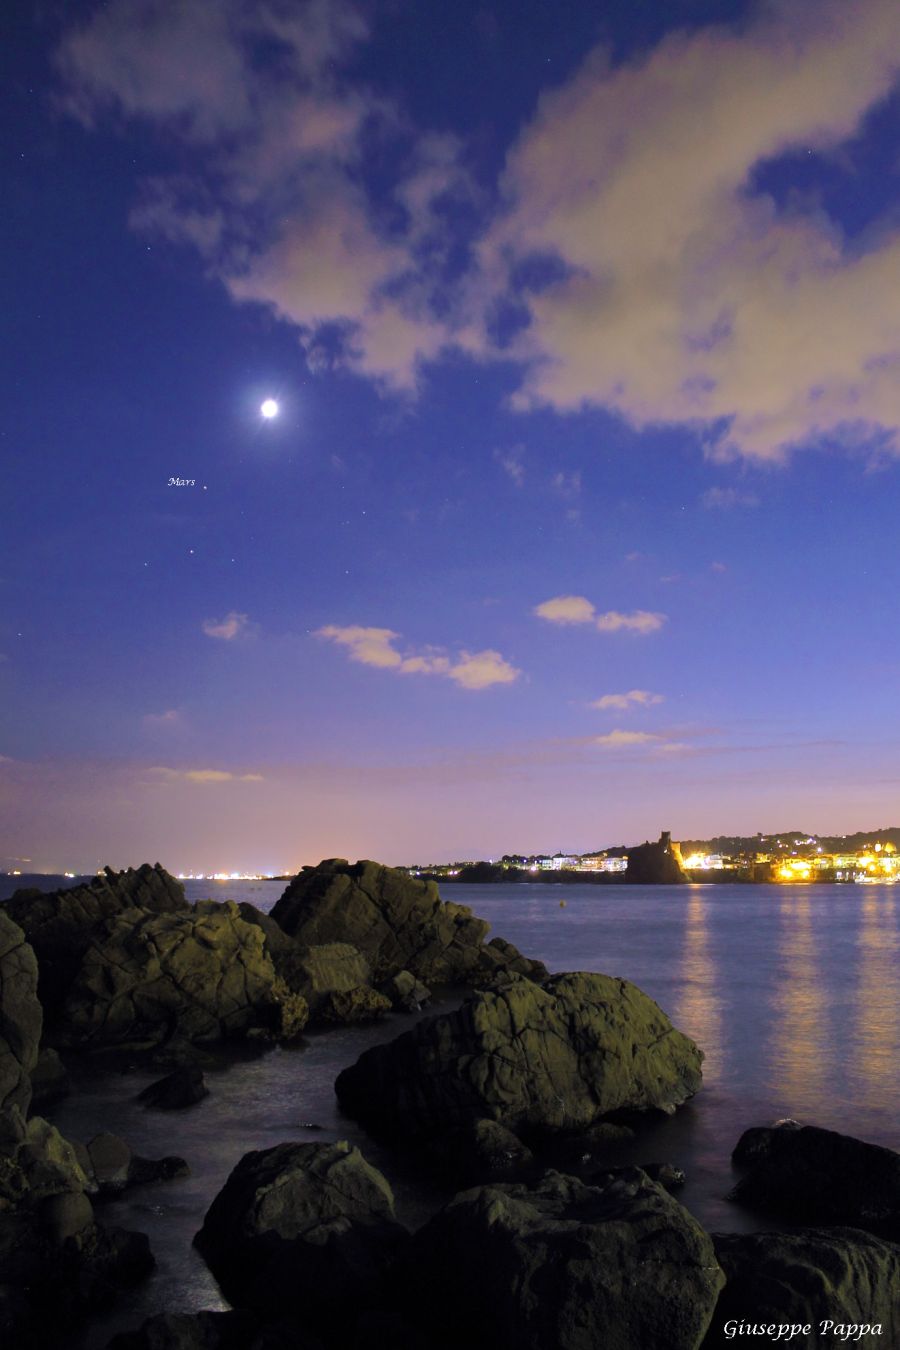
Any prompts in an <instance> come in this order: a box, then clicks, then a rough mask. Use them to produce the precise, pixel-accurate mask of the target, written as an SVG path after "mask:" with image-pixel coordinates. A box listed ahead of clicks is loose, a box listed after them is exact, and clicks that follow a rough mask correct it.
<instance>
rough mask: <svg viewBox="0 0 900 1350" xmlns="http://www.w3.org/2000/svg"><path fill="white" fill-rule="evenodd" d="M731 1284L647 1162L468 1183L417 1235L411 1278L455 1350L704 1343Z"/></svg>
mask: <svg viewBox="0 0 900 1350" xmlns="http://www.w3.org/2000/svg"><path fill="white" fill-rule="evenodd" d="M723 1283H724V1277H723V1275H722V1272H721V1270H720V1269H719V1266H718V1263H717V1261H716V1256H715V1252H714V1250H713V1245H712V1242H711V1241H710V1238H709V1237H708V1236H707V1234H706V1233H704V1231H703V1229H702V1228H701V1227H700V1225H699V1224H698V1223H697V1221H696V1219H694V1218H693V1217H692V1216H691V1215H690V1214H689V1213H688V1212H687V1210H685V1209H683V1208H682V1207H681V1205H679V1204H678V1202H677V1201H676V1200H673V1199H672V1197H671V1196H670V1195H668V1194H667V1192H666V1191H664V1190H663V1189H662V1187H661V1186H658V1185H657V1184H656V1183H655V1182H653V1181H651V1180H650V1178H649V1177H647V1176H646V1174H645V1173H643V1172H642V1171H641V1170H640V1169H639V1168H629V1169H627V1170H626V1171H624V1172H622V1173H620V1174H618V1175H617V1176H615V1177H611V1178H609V1179H608V1180H607V1181H606V1182H605V1183H603V1184H599V1185H595V1186H586V1185H584V1183H583V1182H580V1181H578V1180H577V1179H576V1178H575V1177H570V1176H564V1175H562V1174H561V1173H558V1172H552V1171H551V1172H546V1173H545V1174H544V1175H543V1176H542V1177H541V1178H540V1179H539V1180H537V1181H536V1182H534V1183H532V1184H530V1185H492V1186H484V1187H478V1188H476V1189H474V1190H470V1191H464V1192H462V1194H460V1195H457V1196H456V1197H455V1198H454V1199H453V1200H452V1201H451V1202H450V1204H449V1205H448V1206H447V1207H446V1208H445V1209H443V1210H442V1211H441V1212H440V1213H439V1214H437V1215H436V1216H435V1217H434V1218H433V1219H431V1220H430V1221H429V1222H428V1223H427V1224H426V1226H425V1228H424V1229H422V1230H421V1231H420V1233H419V1234H418V1237H417V1244H416V1248H415V1252H414V1257H413V1271H412V1278H411V1280H410V1286H411V1288H412V1289H413V1290H414V1291H415V1297H416V1298H417V1299H418V1301H419V1304H420V1306H421V1309H422V1314H421V1315H422V1317H423V1319H427V1320H428V1323H429V1325H433V1326H434V1328H435V1344H436V1345H437V1346H440V1347H447V1350H450V1348H451V1347H453V1348H454V1350H456V1347H459V1346H466V1347H467V1350H549V1347H552V1348H553V1350H597V1348H598V1347H602V1348H603V1350H697V1347H698V1346H699V1345H700V1344H701V1342H702V1340H703V1336H704V1334H705V1332H706V1329H707V1327H708V1325H709V1322H710V1319H711V1317H712V1314H713V1310H714V1308H715V1305H716V1297H717V1295H718V1292H719V1290H720V1289H721V1287H722V1284H723ZM432 1319H433V1320H432Z"/></svg>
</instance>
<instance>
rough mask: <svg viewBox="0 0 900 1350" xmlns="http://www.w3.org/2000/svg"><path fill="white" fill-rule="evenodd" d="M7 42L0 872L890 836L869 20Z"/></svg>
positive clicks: (822, 0) (889, 694)
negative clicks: (706, 839)
mask: <svg viewBox="0 0 900 1350" xmlns="http://www.w3.org/2000/svg"><path fill="white" fill-rule="evenodd" d="M11 8H12V19H13V28H14V34H13V39H12V41H10V42H8V43H7V44H5V51H4V56H3V61H4V63H5V67H6V68H5V70H4V76H5V78H4V81H3V88H4V90H5V92H4V93H3V95H2V98H3V102H4V105H5V106H4V108H3V124H4V126H5V127H7V128H10V129H13V128H14V130H10V131H8V133H7V136H6V140H5V144H4V146H3V147H2V154H3V161H4V163H3V167H4V184H5V191H4V197H5V210H4V213H3V217H2V220H0V231H2V233H3V236H4V237H3V249H2V254H0V256H2V259H3V264H2V265H3V279H4V317H5V323H4V334H5V339H6V341H5V344H4V348H5V350H4V361H3V362H2V367H0V381H2V392H3V401H2V409H3V415H2V421H0V446H2V452H3V462H4V473H3V489H4V490H3V507H4V510H3V522H4V528H3V540H4V545H5V548H4V550H3V557H2V561H0V710H2V711H0V808H2V818H3V822H4V824H3V832H2V835H0V869H3V868H8V869H12V868H14V867H20V868H21V869H22V870H28V869H29V868H34V869H35V870H55V869H67V870H73V871H75V870H82V869H87V870H91V869H93V868H95V867H97V866H98V865H100V864H102V863H105V862H111V863H114V864H116V865H120V866H121V865H126V864H131V863H138V862H140V861H142V860H145V859H149V860H150V861H155V860H156V859H157V858H158V859H159V860H160V861H162V862H163V863H165V864H166V865H167V866H168V867H170V868H171V869H172V870H175V871H179V870H185V871H189V870H190V871H195V870H196V871H199V870H211V869H214V868H215V869H222V870H251V869H263V870H277V871H281V870H290V869H294V868H296V867H298V866H299V865H300V864H302V863H304V862H314V861H316V860H317V859H318V858H320V857H322V856H328V855H331V854H340V855H343V856H349V857H357V856H371V857H376V858H380V859H382V860H384V861H386V862H414V861H420V862H425V861H431V860H435V861H436V860H441V859H449V858H457V857H479V856H495V855H497V854H499V853H501V852H503V851H524V852H532V851H539V850H540V851H555V850H556V849H564V850H577V851H583V850H587V849H590V848H596V847H599V846H601V845H603V844H610V843H616V842H623V841H624V842H633V841H635V840H638V839H642V838H644V837H646V836H648V835H655V834H656V833H657V832H658V830H659V829H660V828H668V829H671V830H672V831H673V833H674V834H675V836H676V837H677V836H679V835H681V836H694V837H697V836H704V835H709V834H713V833H719V832H754V831H756V830H762V831H769V830H772V829H776V828H788V827H791V828H795V827H796V828H799V827H802V828H805V829H809V830H817V831H820V832H833V831H839V830H847V831H850V830H854V829H858V828H867V827H875V826H878V825H885V824H889V823H897V821H898V820H900V812H898V810H897V809H896V799H897V792H896V780H897V778H898V770H897V762H898V757H897V749H898V736H897V730H896V715H895V711H894V709H895V703H896V686H897V676H898V671H900V631H898V623H897V618H896V593H897V563H896V558H897V547H896V538H897V528H898V524H897V522H898V512H897V504H898V502H897V481H898V480H897V471H898V466H897V459H898V451H900V440H898V430H900V308H898V301H897V295H898V278H900V227H898V224H897V222H898V218H900V217H898V207H900V159H898V154H897V147H898V132H900V94H898V88H897V81H898V69H900V6H898V5H897V4H896V2H895V0H815V3H812V0H809V2H808V3H807V0H790V2H789V3H787V2H786V3H766V4H746V3H737V0H729V2H728V3H726V2H725V0H668V2H667V3H656V2H655V0H628V3H625V2H624V0H623V2H622V3H613V4H610V5H605V6H602V7H594V6H587V5H584V4H583V3H577V2H576V0H559V2H558V3H557V4H555V5H552V6H549V5H547V4H546V3H543V0H542V2H541V3H538V0H517V3H515V4H514V3H512V0H506V3H502V4H494V5H491V4H483V3H469V2H468V0H459V3H456V4H454V5H453V6H450V7H448V6H436V5H417V4H414V3H412V0H396V3H392V4H389V5H376V4H374V3H369V4H365V3H364V4H350V3H343V0H309V2H308V3H305V4H304V3H294V2H292V3H286V2H282V0H268V2H267V3H265V4H263V3H250V2H249V0H248V2H246V3H244V2H242V0H222V3H219V4H216V5H215V6H212V5H209V4H206V3H201V2H200V0H184V2H183V3H178V4H175V3H174V0H163V2H160V0H110V3H107V4H103V5H99V4H97V5H94V4H84V5H82V6H79V7H78V12H77V15H75V14H74V11H73V9H72V7H71V6H67V5H58V6H52V5H51V6H50V7H49V8H45V7H36V6H34V5H32V4H28V3H25V0H22V2H21V3H14V4H13V5H12V7H11ZM598 14H600V15H601V17H598ZM266 398H273V399H275V400H277V402H278V405H279V412H278V416H277V417H274V418H272V419H265V418H263V417H262V416H261V413H260V407H261V404H262V402H263V401H264V400H265V399H266ZM170 480H174V481H170ZM179 480H183V481H179ZM24 860H29V861H27V862H26V861H24Z"/></svg>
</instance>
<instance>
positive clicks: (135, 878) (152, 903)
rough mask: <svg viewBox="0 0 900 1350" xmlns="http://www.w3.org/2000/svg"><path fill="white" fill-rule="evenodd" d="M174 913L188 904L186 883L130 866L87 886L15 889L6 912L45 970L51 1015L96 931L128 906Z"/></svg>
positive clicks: (44, 997) (44, 992) (43, 987)
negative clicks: (185, 895) (43, 889)
mask: <svg viewBox="0 0 900 1350" xmlns="http://www.w3.org/2000/svg"><path fill="white" fill-rule="evenodd" d="M135 908H137V909H146V910H150V911H152V912H153V913H154V914H172V913H177V912H178V911H179V910H186V909H187V908H188V905H187V901H186V900H185V898H184V886H183V885H182V884H181V882H180V881H176V879H175V878H174V877H173V876H170V875H169V873H168V872H167V871H166V870H165V868H164V867H161V866H160V864H159V863H156V864H155V865H154V866H152V867H151V866H150V864H149V863H143V864H142V866H140V867H137V868H133V867H129V868H127V869H126V870H125V871H123V872H114V871H113V870H112V869H111V868H109V867H107V868H105V869H104V871H103V873H102V874H100V875H98V876H97V877H95V878H94V879H93V880H92V881H89V882H87V883H86V884H84V885H82V886H72V887H70V888H69V889H67V890H60V891H48V892H46V893H45V892H41V891H34V890H27V891H16V893H15V894H14V895H13V896H12V898H11V899H10V900H8V901H7V902H6V912H7V913H8V915H9V917H10V918H11V919H13V920H14V921H15V922H16V923H17V924H19V926H20V927H21V928H22V929H23V930H24V933H25V936H26V939H27V940H28V942H29V943H30V944H31V946H32V947H33V948H34V951H35V955H36V956H37V959H38V967H39V970H40V998H41V1002H42V1004H43V1005H44V1010H45V1012H46V1013H47V1015H48V1017H49V1018H50V1019H51V1020H53V1019H54V1018H55V1017H56V1016H57V1014H58V1013H59V1011H60V1008H61V1006H62V1003H63V1001H64V999H65V996H66V992H67V990H68V988H69V985H70V984H71V982H72V980H73V979H74V977H75V975H76V973H77V971H78V968H79V966H80V965H81V960H82V957H83V956H84V954H85V952H86V951H87V949H88V947H89V946H90V943H91V940H92V937H93V934H94V933H95V931H96V930H97V929H98V927H99V926H100V925H101V924H103V923H104V922H105V921H106V920H108V919H110V918H112V917H113V916H114V915H116V914H120V913H121V912H122V911H123V910H127V909H135Z"/></svg>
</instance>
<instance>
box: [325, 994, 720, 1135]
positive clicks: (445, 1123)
mask: <svg viewBox="0 0 900 1350" xmlns="http://www.w3.org/2000/svg"><path fill="white" fill-rule="evenodd" d="M702 1058H703V1056H702V1053H701V1051H700V1050H698V1048H697V1046H696V1045H694V1043H693V1041H690V1040H688V1038H687V1037H686V1036H684V1035H683V1034H682V1033H681V1032H680V1031H676V1030H675V1028H674V1027H673V1026H672V1024H671V1022H670V1021H669V1019H668V1018H667V1017H666V1015H665V1013H664V1012H662V1010H661V1009H660V1008H659V1007H658V1006H657V1005H656V1004H655V1003H654V1002H653V1000H652V999H650V998H648V996H647V995H646V994H644V993H642V991H641V990H640V989H638V988H637V987H636V986H635V985H633V984H630V983H629V982H628V981H627V980H616V979H612V978H611V977H610V976H608V975H590V974H564V975H555V976H553V977H552V978H551V979H550V980H549V981H548V982H547V984H546V985H545V986H544V987H543V988H541V987H540V986H538V985H536V984H533V983H532V982H531V981H529V980H523V979H518V980H516V981H515V982H514V983H512V984H510V985H508V986H506V987H504V988H502V989H499V990H494V991H482V992H479V993H476V994H473V995H471V996H470V997H469V998H468V999H467V1000H466V1002H465V1003H464V1004H463V1005H462V1007H461V1008H459V1009H458V1010H457V1011H455V1012H452V1013H443V1014H441V1015H439V1016H435V1017H429V1018H425V1019H424V1020H423V1021H421V1022H419V1023H418V1024H417V1025H416V1026H415V1027H414V1028H413V1029H412V1030H411V1031H408V1032H405V1033H404V1034H403V1035H402V1036H399V1037H398V1038H397V1039H396V1040H394V1041H391V1042H390V1043H389V1044H387V1045H379V1046H374V1047H373V1048H372V1049H370V1050H367V1051H366V1052H365V1053H364V1054H363V1055H361V1056H360V1058H359V1059H358V1060H357V1062H356V1064H355V1065H353V1066H352V1067H350V1068H348V1069H345V1070H344V1071H343V1073H341V1074H340V1075H339V1077H338V1079H337V1082H336V1084H335V1090H336V1092H337V1095H338V1099H339V1101H340V1103H341V1106H342V1107H343V1109H344V1110H345V1111H347V1112H348V1113H349V1114H350V1115H351V1116H354V1117H355V1118H356V1119H358V1120H361V1121H362V1122H363V1124H364V1125H365V1126H366V1128H367V1129H369V1130H370V1131H371V1132H372V1133H373V1134H375V1135H377V1136H379V1137H382V1138H387V1139H389V1140H406V1141H413V1142H415V1141H421V1142H426V1141H428V1140H429V1139H433V1138H435V1137H437V1136H439V1135H441V1134H445V1133H447V1132H448V1131H451V1130H455V1129H458V1128H460V1127H461V1126H465V1125H466V1124H467V1123H471V1122H472V1121H474V1120H478V1119H491V1120H497V1121H500V1122H501V1123H502V1124H503V1125H506V1126H508V1127H509V1128H510V1129H511V1130H513V1131H514V1133H516V1134H518V1135H522V1136H523V1137H524V1138H525V1139H526V1140H529V1141H530V1140H531V1138H532V1137H533V1136H536V1135H541V1134H545V1133H554V1132H561V1131H574V1130H580V1129H585V1128H587V1127H588V1126H590V1125H592V1124H594V1123H595V1122H596V1121H598V1120H600V1119H602V1118H603V1117H604V1116H606V1115H609V1114H610V1113H611V1112H614V1111H623V1110H628V1111H645V1110H650V1109H655V1110H660V1111H667V1112H671V1111H673V1110H674V1109H675V1107H676V1106H678V1105H680V1103H682V1102H684V1101H685V1100H686V1099H687V1098H688V1097H690V1096H691V1095H692V1094H693V1093H694V1092H696V1091H697V1089H698V1087H699V1086H700V1081H701V1073H700V1064H701V1061H702Z"/></svg>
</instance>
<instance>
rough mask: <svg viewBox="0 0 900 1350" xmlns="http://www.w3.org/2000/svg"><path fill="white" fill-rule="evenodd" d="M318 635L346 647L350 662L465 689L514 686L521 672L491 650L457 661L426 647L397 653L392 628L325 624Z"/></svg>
mask: <svg viewBox="0 0 900 1350" xmlns="http://www.w3.org/2000/svg"><path fill="white" fill-rule="evenodd" d="M315 636H316V637H320V638H325V639H326V640H327V641H329V642H335V643H337V645H338V646H339V647H344V648H346V650H347V652H348V654H349V656H350V660H351V661H358V662H359V663H360V664H361V665H364V666H375V667H376V668H378V669H381V670H393V671H395V672H396V673H397V674H398V675H442V676H444V677H445V678H447V679H449V680H453V681H454V683H456V684H458V685H459V686H460V687H461V688H463V689H487V688H489V687H490V686H491V685H494V684H512V683H513V681H514V680H517V679H518V678H519V676H520V675H521V673H522V672H521V671H520V670H517V669H516V667H515V666H513V665H511V664H510V663H509V662H508V661H507V660H505V658H504V657H503V656H501V655H500V653H499V652H496V651H494V650H493V649H491V648H487V649H486V650H484V651H481V652H467V651H461V652H460V653H459V655H458V657H456V658H455V659H451V658H450V657H449V656H447V655H446V654H445V652H444V651H443V650H442V649H441V648H438V647H424V648H422V649H421V651H418V652H415V651H413V652H401V651H398V650H397V647H396V646H395V643H397V642H399V640H400V636H401V635H400V634H399V633H396V632H394V630H393V629H392V628H364V627H361V626H359V625H355V624H351V625H348V626H347V627H340V626H339V625H337V624H326V626H325V627H324V628H319V629H318V630H317V631H316V633H315Z"/></svg>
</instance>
